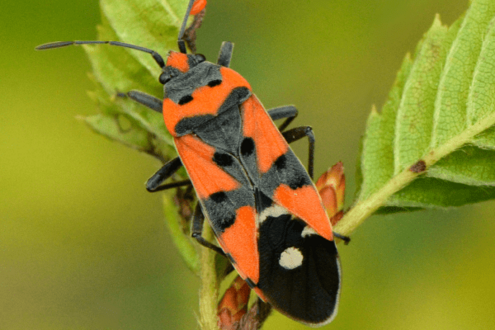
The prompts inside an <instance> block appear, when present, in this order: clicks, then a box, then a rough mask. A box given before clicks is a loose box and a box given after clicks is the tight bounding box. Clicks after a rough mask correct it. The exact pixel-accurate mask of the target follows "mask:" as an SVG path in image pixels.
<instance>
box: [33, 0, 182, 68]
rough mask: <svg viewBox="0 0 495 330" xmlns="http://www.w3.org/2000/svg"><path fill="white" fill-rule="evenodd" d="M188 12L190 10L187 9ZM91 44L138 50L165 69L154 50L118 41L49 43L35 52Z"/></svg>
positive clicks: (163, 63)
mask: <svg viewBox="0 0 495 330" xmlns="http://www.w3.org/2000/svg"><path fill="white" fill-rule="evenodd" d="M189 10H190V8H189ZM91 44H107V45H110V46H118V47H124V48H130V49H135V50H139V51H141V52H145V53H148V54H151V56H153V59H154V60H155V62H156V63H157V64H158V65H159V66H160V68H162V69H163V68H164V67H165V61H164V60H163V57H162V56H161V55H160V54H158V53H157V52H155V51H154V50H151V49H148V48H144V47H140V46H136V45H131V44H126V43H124V42H119V41H100V40H90V41H57V42H50V43H48V44H43V45H39V46H38V47H36V48H35V49H36V50H46V49H52V48H60V47H66V46H71V45H74V46H78V45H91ZM179 45H180V44H179ZM184 49H185V46H184ZM184 53H185V51H184Z"/></svg>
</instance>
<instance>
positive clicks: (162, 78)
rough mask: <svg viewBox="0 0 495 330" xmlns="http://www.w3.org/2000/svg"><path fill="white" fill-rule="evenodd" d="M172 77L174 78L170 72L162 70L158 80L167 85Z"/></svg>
mask: <svg viewBox="0 0 495 330" xmlns="http://www.w3.org/2000/svg"><path fill="white" fill-rule="evenodd" d="M170 79H172V76H171V75H170V73H168V72H162V74H161V75H160V77H159V78H158V81H159V82H160V84H162V85H165V84H166V83H167V82H169V81H170Z"/></svg>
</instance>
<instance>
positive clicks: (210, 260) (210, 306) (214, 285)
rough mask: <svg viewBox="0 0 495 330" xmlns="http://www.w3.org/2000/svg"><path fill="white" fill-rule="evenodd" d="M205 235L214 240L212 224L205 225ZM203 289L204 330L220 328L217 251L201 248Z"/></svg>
mask: <svg viewBox="0 0 495 330" xmlns="http://www.w3.org/2000/svg"><path fill="white" fill-rule="evenodd" d="M203 237H204V238H205V239H206V240H207V241H212V240H213V239H214V238H213V231H212V230H211V227H210V226H204V228H203ZM200 276H201V289H200V292H199V314H200V323H201V329H202V330H218V325H217V322H218V321H217V301H218V280H217V278H218V277H217V275H216V269H215V252H214V251H213V250H211V249H206V248H202V249H201V271H200Z"/></svg>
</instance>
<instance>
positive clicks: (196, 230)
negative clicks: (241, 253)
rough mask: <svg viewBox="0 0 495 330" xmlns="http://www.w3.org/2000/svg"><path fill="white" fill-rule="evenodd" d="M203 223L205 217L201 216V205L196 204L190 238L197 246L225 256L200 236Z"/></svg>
mask: <svg viewBox="0 0 495 330" xmlns="http://www.w3.org/2000/svg"><path fill="white" fill-rule="evenodd" d="M204 222H205V215H204V214H203V210H202V209H201V204H199V203H197V204H196V209H195V210H194V217H193V222H192V233H191V236H192V237H193V238H194V239H195V240H196V241H198V243H199V244H201V245H203V246H204V247H207V248H208V249H212V250H213V251H215V252H216V253H218V254H220V255H222V256H224V257H225V256H226V255H225V253H224V252H223V251H222V249H221V248H219V247H218V246H216V245H213V244H211V243H210V242H208V241H207V240H205V239H204V238H203V236H202V234H203V224H204Z"/></svg>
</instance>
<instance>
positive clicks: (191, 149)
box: [174, 135, 241, 199]
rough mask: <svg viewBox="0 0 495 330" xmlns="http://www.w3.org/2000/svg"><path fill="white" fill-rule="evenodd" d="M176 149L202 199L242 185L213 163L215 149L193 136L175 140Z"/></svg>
mask: <svg viewBox="0 0 495 330" xmlns="http://www.w3.org/2000/svg"><path fill="white" fill-rule="evenodd" d="M174 140H175V147H176V148H177V152H178V153H179V155H180V159H181V160H182V163H183V164H184V167H185V168H186V170H187V174H188V175H189V178H190V179H191V181H192V183H193V186H194V189H195V190H196V193H197V194H198V197H199V198H201V199H206V198H208V197H209V196H210V195H211V194H214V193H217V192H219V191H231V190H235V189H238V188H240V186H241V184H240V183H239V182H238V181H237V180H235V179H234V178H232V177H231V176H230V175H229V174H227V173H225V172H224V171H223V170H222V169H221V168H220V167H218V166H217V164H215V163H214V162H213V161H212V158H213V155H214V154H215V148H213V147H211V146H209V145H207V144H206V143H204V142H202V141H201V140H199V139H198V138H197V137H194V136H192V135H184V136H182V137H179V138H175V139H174Z"/></svg>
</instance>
